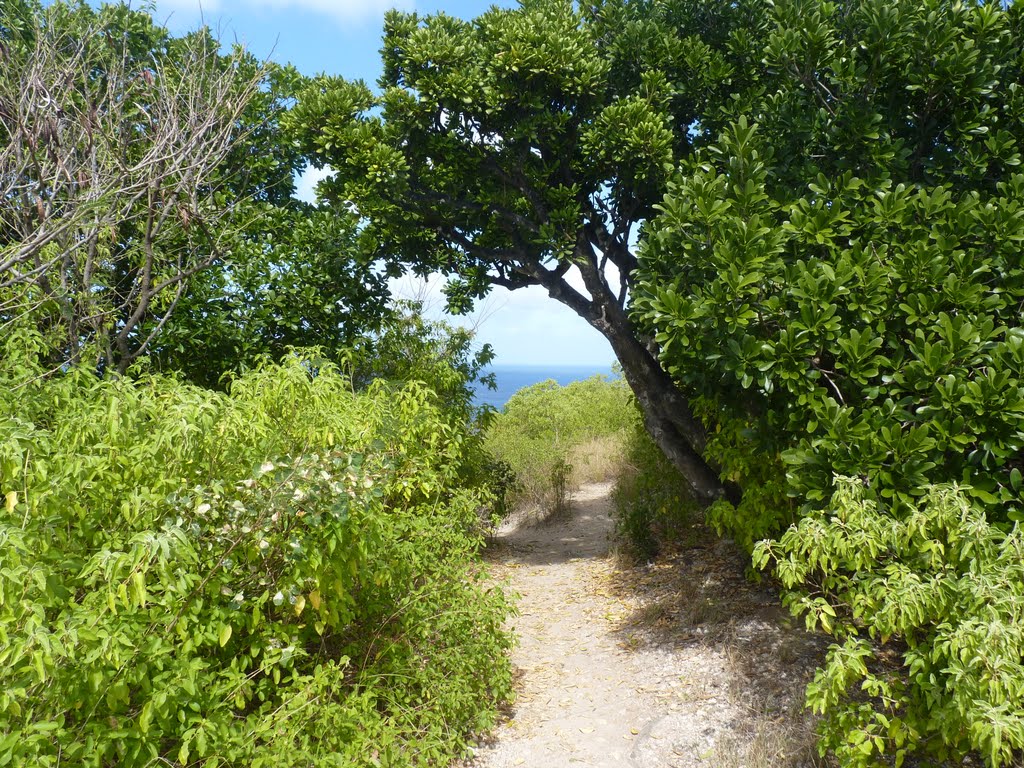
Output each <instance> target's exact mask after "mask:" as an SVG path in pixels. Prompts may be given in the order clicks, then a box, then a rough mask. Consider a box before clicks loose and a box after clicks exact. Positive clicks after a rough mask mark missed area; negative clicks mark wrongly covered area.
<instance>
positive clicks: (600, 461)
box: [567, 431, 627, 487]
mask: <svg viewBox="0 0 1024 768" xmlns="http://www.w3.org/2000/svg"><path fill="white" fill-rule="evenodd" d="M626 437H627V435H626V433H625V432H624V431H623V432H618V433H616V434H613V435H603V436H600V437H594V438H591V439H590V440H587V441H586V442H583V443H580V444H579V445H575V446H573V447H572V448H571V449H569V453H568V457H567V460H568V462H569V464H571V465H572V484H573V485H574V486H575V487H579V486H581V485H585V484H587V483H604V482H607V481H609V480H615V479H616V478H618V476H619V474H620V473H621V472H622V471H623V469H624V468H625V460H624V458H623V456H624V454H625V447H626Z"/></svg>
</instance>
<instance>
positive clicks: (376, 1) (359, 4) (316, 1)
mask: <svg viewBox="0 0 1024 768" xmlns="http://www.w3.org/2000/svg"><path fill="white" fill-rule="evenodd" d="M412 7H413V2H412V0H158V2H157V13H156V17H157V18H158V19H163V18H165V17H167V16H171V15H173V18H174V20H175V21H179V22H181V21H187V22H194V21H198V20H199V19H203V20H204V21H205V22H206V23H208V24H210V25H211V26H214V27H216V26H217V22H218V20H220V19H221V18H222V17H224V16H228V15H240V14H245V13H251V12H253V11H294V12H297V13H311V14H316V15H320V16H325V17H327V18H330V19H332V20H333V21H335V22H336V23H338V24H351V23H353V22H359V21H367V20H370V19H379V18H381V17H382V16H383V15H384V11H386V10H387V9H389V8H400V9H404V10H411V9H412Z"/></svg>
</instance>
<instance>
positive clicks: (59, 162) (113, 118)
mask: <svg viewBox="0 0 1024 768" xmlns="http://www.w3.org/2000/svg"><path fill="white" fill-rule="evenodd" d="M2 26H3V28H4V30H5V35H4V36H5V38H6V39H5V41H4V45H3V53H2V55H3V57H4V59H5V61H4V66H3V68H2V74H0V137H2V139H0V199H2V200H3V202H4V205H3V208H2V212H0V291H2V292H3V295H2V297H0V298H2V303H0V311H2V312H3V315H4V317H3V320H4V322H5V323H11V322H15V321H18V320H24V319H25V316H26V315H31V316H32V317H33V318H35V322H36V323H37V324H38V325H39V327H40V328H41V329H43V330H44V331H45V332H46V333H47V334H49V335H50V336H51V338H52V343H53V345H54V349H53V355H52V362H53V363H54V364H55V365H57V366H60V365H63V364H65V363H69V362H70V363H75V362H78V361H79V360H81V359H83V355H84V354H85V353H86V350H90V354H91V355H95V359H96V361H97V363H98V366H99V367H100V368H107V367H109V368H111V369H114V370H118V371H124V370H126V369H127V367H128V366H130V365H131V364H132V362H134V361H135V360H136V359H138V358H139V357H140V356H141V355H143V354H144V353H145V352H146V351H147V349H148V348H149V346H150V345H151V343H152V342H153V340H154V338H155V337H156V336H157V335H158V334H159V332H160V331H161V330H162V329H163V327H164V325H165V324H166V322H167V321H168V319H169V318H170V316H171V315H172V314H173V312H174V309H175V307H176V306H177V304H178V303H179V302H180V300H181V299H182V297H183V296H184V295H185V294H186V291H187V288H188V285H189V283H190V280H191V279H192V278H193V277H194V276H195V275H196V274H198V273H199V272H201V271H202V270H204V269H206V268H208V267H209V266H211V265H212V264H214V263H216V262H217V261H218V260H220V259H222V258H223V253H222V248H223V246H224V237H223V232H222V231H220V230H219V228H218V226H217V222H218V220H219V219H220V218H221V217H222V216H223V215H224V213H225V209H226V207H227V206H225V205H224V201H223V200H219V199H218V193H219V191H220V190H219V189H218V187H217V184H216V181H217V180H216V179H215V177H214V172H215V170H216V169H217V168H218V167H219V165H220V164H221V163H222V161H223V160H224V158H225V157H226V155H227V154H228V152H229V151H230V149H231V146H232V142H233V141H235V140H236V139H237V137H238V135H239V133H240V119H241V116H242V114H243V112H244V110H245V108H246V105H247V104H248V103H249V101H250V100H251V99H252V98H253V96H254V94H255V93H256V92H257V90H258V89H259V87H260V82H261V79H262V77H263V69H262V68H261V67H260V66H259V65H257V64H255V63H254V62H253V61H252V60H251V59H249V58H247V57H246V56H245V55H244V54H243V53H241V52H240V51H236V52H235V53H234V54H232V55H230V56H227V57H222V56H221V55H220V53H219V44H218V43H217V41H215V40H214V39H213V38H212V37H210V35H209V34H208V33H207V32H205V31H200V32H196V33H193V34H191V35H187V36H185V37H182V38H171V37H169V36H168V35H167V33H166V32H165V31H164V30H162V29H160V28H159V27H156V26H154V25H153V23H152V20H151V19H150V18H149V16H148V15H146V14H144V13H139V12H135V11H131V10H130V9H129V8H128V7H127V6H106V7H104V8H102V9H100V10H98V11H94V10H92V9H90V8H89V7H88V6H86V5H84V4H82V5H71V4H65V3H56V4H54V5H52V6H50V7H48V8H45V9H43V8H41V7H40V6H37V5H35V4H24V5H19V4H12V5H11V6H10V7H7V6H5V11H4V21H3V22H2Z"/></svg>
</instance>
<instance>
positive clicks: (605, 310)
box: [530, 243, 739, 506]
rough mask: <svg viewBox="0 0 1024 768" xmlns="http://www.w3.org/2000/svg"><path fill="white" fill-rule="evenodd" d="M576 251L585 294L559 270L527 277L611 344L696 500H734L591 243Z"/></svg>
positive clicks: (656, 437)
mask: <svg viewBox="0 0 1024 768" xmlns="http://www.w3.org/2000/svg"><path fill="white" fill-rule="evenodd" d="M577 251H578V253H577V256H578V260H577V265H582V266H580V271H581V273H582V275H583V280H584V285H585V286H586V287H587V289H588V292H589V293H590V294H591V296H590V297H585V296H584V295H583V294H581V293H579V292H578V291H576V290H575V289H573V288H572V287H571V286H570V285H569V284H568V283H566V281H565V280H564V279H563V277H562V274H561V273H558V272H551V271H547V270H543V269H539V270H534V271H532V274H531V275H530V277H531V278H532V279H533V280H535V281H536V282H537V283H539V284H540V285H542V286H543V287H545V288H546V289H547V291H548V295H549V296H550V297H551V298H552V299H554V300H556V301H558V302H560V303H562V304H565V305H566V306H567V307H569V308H570V309H572V310H573V311H574V312H575V313H576V314H578V315H579V316H580V317H582V318H583V319H584V320H586V321H587V322H588V323H589V324H590V325H591V326H592V327H593V328H594V329H595V330H597V331H598V332H599V333H600V334H601V335H602V336H604V337H605V338H606V339H607V340H608V342H609V344H611V347H612V351H613V352H614V353H615V357H616V358H617V359H618V361H619V364H620V365H621V366H622V374H623V378H625V380H626V383H627V384H628V385H629V388H630V389H631V390H632V391H633V395H634V396H635V397H636V401H637V405H638V406H639V408H640V412H641V414H642V415H643V420H644V427H645V428H646V429H647V433H648V434H649V435H650V436H651V439H652V440H653V441H654V443H655V445H657V446H658V448H660V449H661V451H662V452H663V453H664V454H665V456H666V458H668V460H669V461H670V462H672V464H673V465H674V466H675V467H676V468H677V469H678V470H679V472H680V473H681V474H682V476H683V477H684V478H685V479H686V480H687V482H688V483H689V484H690V486H691V488H692V490H693V494H694V497H695V499H696V500H697V501H698V502H699V503H700V504H702V505H703V506H707V505H709V504H711V503H713V502H715V501H717V500H719V499H729V500H730V501H733V502H735V501H736V500H737V499H738V498H739V491H738V489H737V488H736V487H735V486H734V485H732V484H730V483H724V482H722V480H721V479H720V477H719V473H718V471H717V469H716V468H715V467H713V466H712V465H711V464H709V463H708V461H707V460H706V459H705V458H704V455H703V453H704V449H705V448H706V446H707V437H706V434H705V432H704V426H703V425H702V424H701V423H700V420H699V419H697V417H696V416H694V413H693V409H692V408H691V407H690V403H689V401H688V399H687V397H686V396H685V395H684V394H683V393H682V392H680V391H679V388H678V387H677V386H676V385H675V382H673V381H672V377H671V376H669V375H668V374H667V373H666V372H665V370H664V369H663V368H662V367H661V364H660V363H659V362H658V360H657V359H656V358H655V356H654V355H653V354H652V353H651V351H650V350H649V349H648V347H647V345H646V344H644V341H643V339H642V338H641V337H640V336H639V335H638V333H637V330H636V327H635V326H634V325H633V323H632V321H631V320H630V319H629V315H628V314H627V312H626V310H625V309H624V308H623V306H622V303H621V302H620V301H618V300H617V298H616V296H615V295H614V293H613V292H612V290H611V289H610V288H609V286H608V284H607V283H606V282H605V280H604V276H603V275H602V274H601V271H600V269H599V268H598V266H597V263H596V260H595V258H594V253H593V250H592V248H590V246H589V245H586V244H584V243H581V244H580V246H579V247H578V249H577Z"/></svg>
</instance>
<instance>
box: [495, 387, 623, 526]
mask: <svg viewBox="0 0 1024 768" xmlns="http://www.w3.org/2000/svg"><path fill="white" fill-rule="evenodd" d="M629 401H630V392H629V389H628V387H627V386H626V384H625V382H623V381H622V380H621V379H608V378H606V377H603V376H594V377H592V378H589V379H586V380H585V381H576V382H572V383H571V384H568V385H566V386H564V387H560V386H559V385H558V384H557V383H556V382H554V381H552V380H548V381H543V382H540V383H539V384H534V385H532V386H530V387H524V388H523V389H521V390H519V391H518V392H516V393H515V394H514V395H513V396H512V397H511V398H510V399H509V401H508V403H506V405H505V407H504V408H503V409H502V411H501V413H497V414H495V415H494V417H493V420H492V421H491V423H490V425H489V426H488V429H487V434H486V443H485V444H486V447H487V450H488V451H490V453H491V454H492V455H493V456H494V457H495V458H496V459H497V460H499V461H501V462H504V463H505V464H507V465H508V466H509V467H510V468H511V470H512V472H514V473H515V478H516V480H515V484H514V485H513V487H512V488H511V493H510V506H511V507H515V506H516V505H521V504H535V505H538V506H542V507H552V508H558V507H560V506H564V505H565V504H566V503H567V496H568V495H569V494H571V492H572V488H573V487H574V486H576V485H578V484H579V483H581V482H593V481H598V480H607V479H609V478H611V477H613V476H614V475H615V474H616V472H617V469H618V460H617V456H618V455H619V452H620V446H621V445H622V440H623V438H624V436H625V432H626V430H627V429H628V428H629V427H630V425H631V424H632V423H633V421H634V419H635V417H634V415H633V412H634V411H633V409H632V408H631V407H630V405H629ZM609 441H611V443H612V447H611V448H610V447H609V445H608V442H609Z"/></svg>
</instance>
